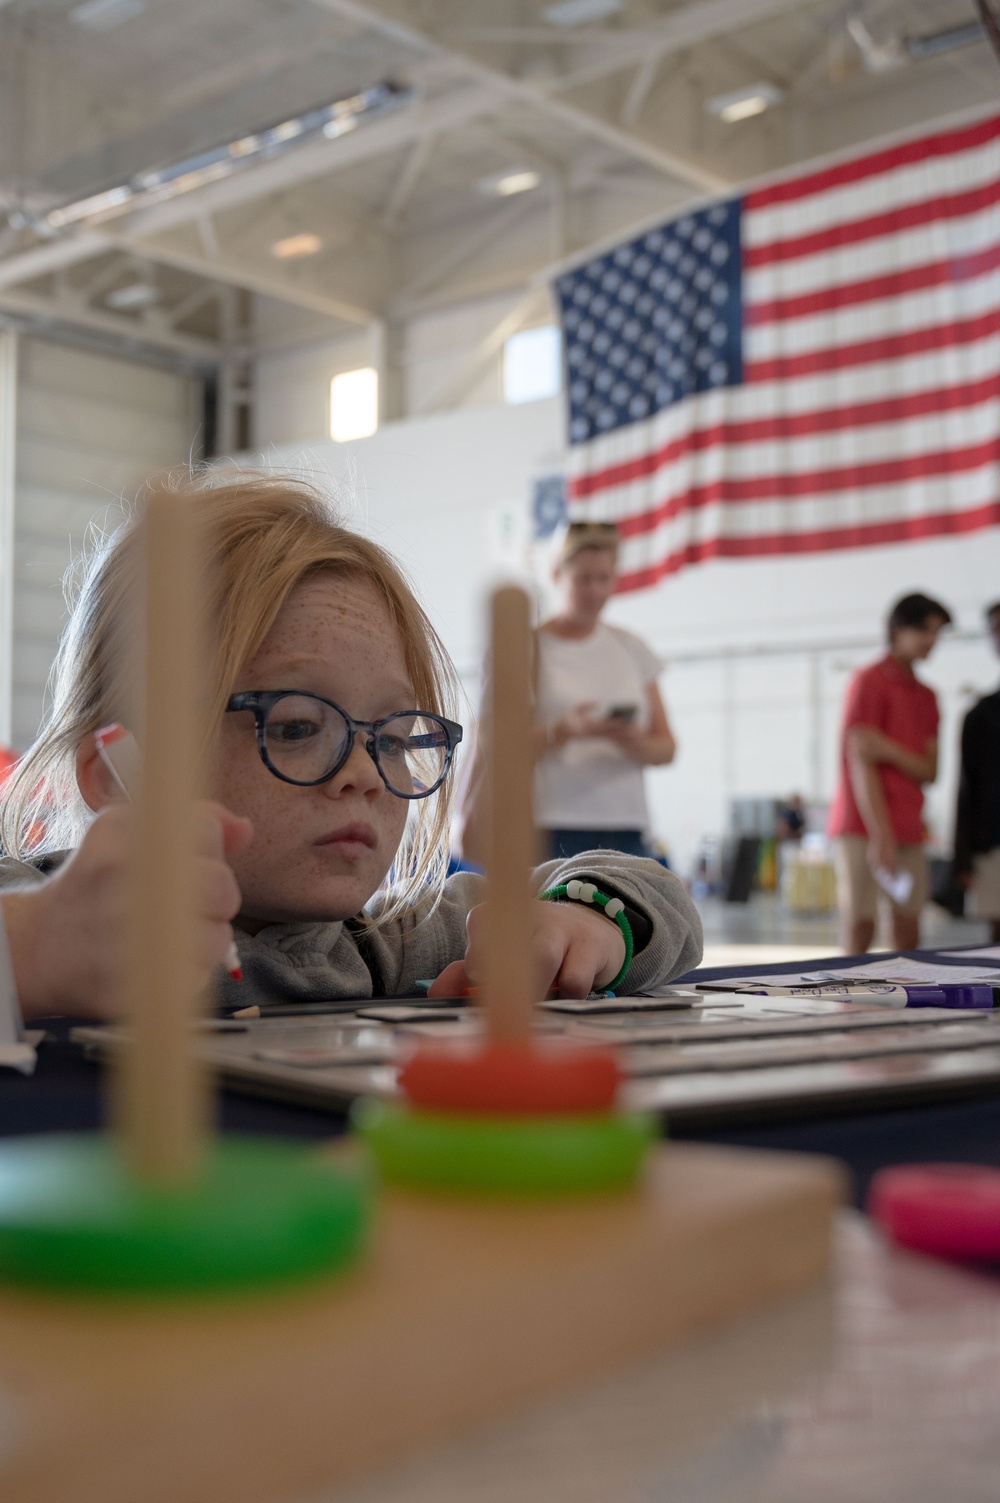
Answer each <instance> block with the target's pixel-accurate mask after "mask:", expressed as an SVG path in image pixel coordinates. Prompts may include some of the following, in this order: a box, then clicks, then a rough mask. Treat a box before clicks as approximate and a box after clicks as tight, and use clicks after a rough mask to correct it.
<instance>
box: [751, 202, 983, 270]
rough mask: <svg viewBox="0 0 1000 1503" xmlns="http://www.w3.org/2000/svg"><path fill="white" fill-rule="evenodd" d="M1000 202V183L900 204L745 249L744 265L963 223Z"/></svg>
mask: <svg viewBox="0 0 1000 1503" xmlns="http://www.w3.org/2000/svg"><path fill="white" fill-rule="evenodd" d="M998 202H1000V182H997V181H994V182H990V183H981V184H980V185H979V187H977V188H968V189H966V190H965V192H963V193H942V194H941V195H940V196H939V197H938V198H924V199H921V200H920V202H919V203H913V204H898V205H897V206H896V207H895V208H892V209H886V210H885V211H884V212H883V213H881V214H869V215H868V216H867V218H865V219H853V220H847V219H845V220H841V222H840V223H839V224H831V225H827V226H826V228H825V229H822V230H810V231H809V233H808V234H806V235H793V236H791V237H789V239H787V240H771V241H768V242H767V244H760V245H744V247H743V265H744V266H745V267H756V266H771V265H773V264H774V263H775V262H777V261H794V260H797V259H798V257H800V256H813V255H817V254H818V253H819V252H820V251H828V250H835V249H837V248H838V247H840V246H844V245H857V244H858V243H859V242H860V241H862V240H874V239H875V238H876V237H877V236H878V235H898V234H899V233H900V231H902V230H912V229H915V228H917V226H919V225H922V224H932V223H934V222H936V221H938V220H942V219H943V220H948V219H962V218H964V216H965V215H966V214H975V213H977V212H978V211H979V210H981V209H990V208H992V207H993V205H994V204H996V203H998Z"/></svg>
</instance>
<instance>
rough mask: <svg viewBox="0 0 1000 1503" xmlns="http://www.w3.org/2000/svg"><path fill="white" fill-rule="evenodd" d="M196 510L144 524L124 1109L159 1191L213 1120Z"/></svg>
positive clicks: (153, 514) (182, 509) (178, 509)
mask: <svg viewBox="0 0 1000 1503" xmlns="http://www.w3.org/2000/svg"><path fill="white" fill-rule="evenodd" d="M196 505H197V503H196V501H195V500H194V499H193V498H191V497H189V496H183V495H177V494H171V493H165V492H160V493H155V494H153V495H152V496H151V497H150V499H149V503H148V509H147V511H146V513H145V515H144V518H143V521H142V524H141V530H142V538H141V544H142V550H141V551H142V555H143V556H142V563H141V568H140V581H141V583H140V600H141V606H140V615H141V621H140V623H138V625H139V627H140V629H139V631H138V632H137V637H138V638H139V645H140V654H137V656H140V655H141V660H142V661H141V670H140V672H139V673H138V675H137V677H138V685H137V688H138V695H139V696H140V697H141V700H142V703H141V707H140V717H139V724H140V728H141V737H140V740H141V745H142V752H143V767H142V775H141V778H140V785H139V790H138V798H137V801H136V811H135V833H134V842H133V883H132V901H133V912H132V925H131V936H130V944H129V951H130V953H129V965H128V1016H129V1023H130V1035H131V1043H130V1046H129V1047H128V1049H127V1050H126V1051H125V1054H124V1061H123V1072H124V1073H123V1080H122V1082H121V1090H120V1101H121V1107H122V1121H121V1127H122V1129H123V1133H124V1138H125V1146H126V1150H127V1154H128V1157H129V1159H130V1161H131V1164H132V1167H133V1170H134V1172H135V1173H136V1175H137V1176H138V1178H139V1179H140V1180H142V1181H144V1182H146V1183H148V1184H155V1185H168V1184H180V1183H183V1182H185V1181H186V1180H188V1179H190V1178H191V1177H192V1176H193V1175H194V1174H195V1172H196V1171H197V1168H198V1165H199V1163H200V1159H201V1154H202V1150H203V1147H204V1143H205V1137H206V1127H207V1118H208V1107H207V1086H206V1081H205V1079H204V1072H203V1070H202V1069H201V1068H200V1067H199V1065H198V1064H197V1062H196V1059H195V1055H194V1048H193V1038H192V1030H193V1026H194V1023H195V1020H196V1018H197V1017H198V1016H199V1013H200V1010H201V996H200V986H199V974H198V970H197V966H196V963H195V954H194V947H195V942H196V931H195V923H196V911H195V849H194V812H193V807H192V806H193V804H194V801H195V799H196V798H197V797H198V794H199V786H198V783H199V778H198V768H199V757H200V750H201V745H202V736H201V727H200V725H199V709H198V707H199V702H200V701H201V699H202V695H201V693H200V688H201V673H202V667H203V663H204V642H203V632H202V623H203V612H204V601H203V599H202V594H203V588H202V578H203V567H202V560H201V557H200V552H201V550H200V548H199V546H198V544H199V538H198V532H199V528H198V518H197V511H196Z"/></svg>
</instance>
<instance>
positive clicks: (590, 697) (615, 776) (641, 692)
mask: <svg viewBox="0 0 1000 1503" xmlns="http://www.w3.org/2000/svg"><path fill="white" fill-rule="evenodd" d="M554 575H555V580H556V584H557V585H558V587H559V592H560V602H559V609H558V611H557V613H556V614H555V615H554V616H552V617H551V618H550V619H549V620H548V621H545V622H543V623H542V625H541V627H540V628H539V631H538V636H537V640H538V675H537V697H536V715H537V723H538V732H537V734H538V748H537V750H538V762H537V766H536V770H535V822H536V824H537V825H538V827H539V829H540V831H541V832H542V833H543V836H544V839H545V841H546V844H547V850H546V852H545V854H546V855H547V856H557V855H559V856H570V855H578V854H579V853H580V852H581V851H591V850H616V851H624V852H626V853H627V854H629V855H633V856H642V855H645V854H646V844H645V832H646V830H647V828H648V825H649V811H648V808H647V804H646V790H645V787H644V778H643V769H644V768H645V767H662V766H663V765H664V764H665V763H667V762H672V761H673V758H674V754H675V752H676V750H677V743H676V741H675V740H674V736H673V732H672V731H671V729H670V723H669V721H668V720H667V712H666V708H665V707H664V704H663V699H662V697H661V695H660V691H659V688H658V687H657V682H656V681H657V677H658V675H659V672H660V663H659V660H658V659H657V658H656V656H655V654H654V653H653V652H652V651H651V650H650V649H649V648H648V647H647V646H646V644H645V642H643V641H642V640H641V639H640V638H639V637H637V636H634V635H633V634H632V632H628V631H624V630H623V629H622V628H621V627H618V626H609V625H608V624H607V623H606V622H604V621H602V620H601V612H602V611H603V610H604V607H605V606H606V605H607V603H608V601H609V600H610V599H611V596H612V595H613V593H614V589H615V585H616V583H617V580H618V532H617V529H616V528H615V526H614V524H613V523H608V522H572V523H570V525H569V528H568V529H567V532H566V536H565V539H564V541H563V546H562V551H561V553H560V556H559V560H558V562H557V564H556V567H555V571H554Z"/></svg>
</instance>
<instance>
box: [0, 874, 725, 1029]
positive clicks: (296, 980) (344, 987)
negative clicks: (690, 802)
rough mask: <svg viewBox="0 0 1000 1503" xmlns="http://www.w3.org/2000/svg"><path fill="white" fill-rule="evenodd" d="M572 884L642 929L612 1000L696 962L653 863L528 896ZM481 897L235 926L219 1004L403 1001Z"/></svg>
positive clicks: (696, 923)
mask: <svg viewBox="0 0 1000 1503" xmlns="http://www.w3.org/2000/svg"><path fill="white" fill-rule="evenodd" d="M45 864H46V867H47V868H48V869H49V870H51V869H52V867H53V866H54V865H56V864H57V858H53V857H49V858H48V860H47V861H46V863H45ZM574 877H577V878H582V879H584V880H586V881H589V882H593V883H594V884H595V886H596V887H598V888H599V889H600V890H601V891H602V892H607V893H608V894H609V895H612V896H615V897H619V898H621V899H622V901H623V902H624V903H625V904H626V905H627V906H628V907H629V908H632V909H634V910H635V911H636V913H637V914H639V915H640V917H645V918H646V919H647V920H648V923H649V926H650V931H651V932H650V933H649V937H648V939H647V941H646V943H645V944H644V945H643V946H642V948H641V949H640V948H639V945H638V944H637V946H636V954H635V956H634V958H633V961H632V964H631V966H630V967H629V971H628V975H627V976H626V977H624V978H623V980H622V981H621V983H620V984H619V987H618V991H619V993H621V994H624V993H625V992H645V991H653V990H656V989H657V988H658V987H661V986H663V985H664V984H665V983H666V982H668V981H670V980H671V978H672V977H674V976H679V975H681V974H682V973H683V972H685V971H689V970H691V969H692V968H693V967H694V966H696V965H697V964H698V962H699V961H700V960H701V953H702V934H701V920H700V919H699V917H698V913H697V910H696V909H695V907H694V904H693V903H692V902H691V899H690V898H689V896H688V894H687V892H686V891H685V890H684V887H683V886H682V885H681V883H680V882H679V881H678V880H677V878H676V877H675V876H673V874H672V873H670V872H668V871H665V870H664V868H663V867H662V866H660V865H659V864H658V863H657V862H655V861H647V860H645V859H642V858H639V857H635V856H625V855H622V854H621V853H619V852H617V851H589V852H584V853H583V854H582V855H580V856H574V857H573V858H572V859H568V860H564V861H547V862H546V863H545V864H544V865H543V866H539V867H537V868H536V870H535V871H534V873H533V874H532V890H533V891H534V892H535V893H536V894H541V893H543V892H545V891H546V890H547V889H548V888H550V887H558V886H561V885H562V884H563V883H565V882H568V881H570V880H571V879H572V878H574ZM44 880H45V875H44V874H43V873H42V872H41V871H39V869H38V868H37V867H35V866H32V865H30V864H28V863H25V862H21V861H14V860H10V859H8V860H0V890H2V889H8V890H10V889H13V888H25V887H30V886H33V885H35V884H36V883H38V882H42V881H44ZM484 897H485V883H484V879H483V878H482V877H480V876H476V875H475V874H473V873H470V872H459V873H457V874H456V875H455V876H453V877H449V879H448V881H447V883H446V884H445V888H444V895H443V897H442V898H441V901H440V902H439V903H438V904H437V905H436V906H435V905H434V903H433V901H432V900H431V899H430V898H428V899H426V900H419V901H418V902H416V903H415V904H413V905H412V906H411V907H410V908H409V909H407V910H406V911H405V912H404V913H402V914H399V915H397V916H396V917H395V918H393V919H392V920H391V921H390V922H388V923H387V924H386V925H385V927H384V928H379V929H375V930H374V931H372V930H370V929H367V928H366V926H365V924H364V922H363V921H362V920H346V921H343V920H338V921H336V922H334V923H317V922H309V923H302V924H268V925H266V926H265V927H264V928H263V929H261V930H259V931H258V932H257V933H256V934H246V933H244V932H243V931H242V930H241V929H240V927H239V923H238V921H237V924H236V926H235V932H236V943H237V948H238V949H239V953H240V960H241V962H242V966H243V976H244V979H243V980H242V981H233V980H232V979H231V978H230V977H229V976H227V975H226V974H225V973H224V972H220V975H219V980H218V987H217V990H218V996H219V1001H220V1003H221V1004H222V1005H223V1006H226V1007H247V1006H251V1005H252V1004H254V1003H261V1004H263V1003H281V1002H289V1003H294V1002H322V1001H327V1000H331V999H335V998H338V997H372V996H384V997H393V996H407V995H412V994H413V993H414V991H415V985H414V984H415V982H417V981H419V980H423V979H427V980H430V979H433V978H434V977H435V976H437V975H438V974H439V973H440V972H441V971H442V970H443V969H444V967H445V966H446V965H448V964H450V962H451V961H453V960H460V959H461V958H462V956H463V955H464V954H465V949H466V943H467V940H466V928H465V921H466V918H467V916H468V913H469V910H470V909H471V908H474V907H475V906H476V904H477V903H481V902H482V901H483V900H484ZM383 902H384V898H383V897H382V895H380V894H376V895H375V897H374V898H373V899H372V900H371V902H370V903H369V905H368V908H367V910H366V913H367V914H368V915H369V916H370V917H372V918H374V917H376V916H377V915H378V913H379V911H380V907H381V905H382V903H383ZM598 911H599V910H598ZM608 922H610V920H609V921H608Z"/></svg>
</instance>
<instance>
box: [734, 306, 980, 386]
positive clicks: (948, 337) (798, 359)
mask: <svg viewBox="0 0 1000 1503" xmlns="http://www.w3.org/2000/svg"><path fill="white" fill-rule="evenodd" d="M998 331H1000V308H991V309H990V311H989V312H988V313H980V314H977V316H976V317H975V318H966V319H956V320H955V321H954V323H950V324H931V325H929V326H928V327H927V328H924V329H908V330H907V331H906V333H905V334H879V335H877V336H876V338H874V339H862V340H859V341H858V342H857V343H856V344H845V345H841V346H839V348H837V347H835V348H832V349H822V350H804V351H803V352H802V354H800V355H777V356H774V357H772V358H771V359H768V360H751V361H744V364H743V379H744V381H792V380H794V379H795V378H796V377H797V376H815V375H819V374H821V373H823V372H826V371H833V370H843V369H844V368H845V367H847V366H851V365H870V364H872V363H873V362H874V361H879V360H898V359H901V358H902V357H903V356H905V355H923V354H926V353H927V352H928V351H929V350H942V349H948V348H951V347H953V346H957V345H963V344H974V343H975V341H976V340H977V339H986V338H988V337H989V335H991V334H996V333H997V332H998Z"/></svg>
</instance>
